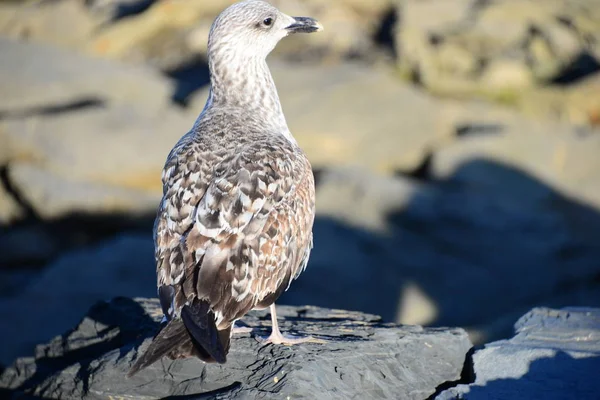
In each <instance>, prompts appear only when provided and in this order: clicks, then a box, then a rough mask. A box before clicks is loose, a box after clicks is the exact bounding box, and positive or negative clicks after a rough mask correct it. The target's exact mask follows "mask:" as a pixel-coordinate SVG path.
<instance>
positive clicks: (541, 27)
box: [396, 0, 600, 116]
mask: <svg viewBox="0 0 600 400" xmlns="http://www.w3.org/2000/svg"><path fill="white" fill-rule="evenodd" d="M599 5H600V3H599V2H598V1H597V0H587V1H583V2H582V1H576V0H572V1H565V0H552V1H546V2H544V3H543V4H542V3H539V2H535V1H520V0H502V1H494V2H485V3H481V2H472V1H469V0H452V1H428V2H422V1H418V0H403V1H401V2H399V6H398V7H399V8H398V13H399V15H400V17H401V23H400V24H398V27H397V32H396V48H397V53H398V54H399V58H398V65H399V68H400V70H401V71H402V72H403V74H405V75H407V76H412V77H413V78H415V79H417V80H418V81H419V82H420V83H422V84H423V85H425V86H426V87H427V88H428V89H430V90H432V91H434V92H436V93H443V94H451V95H457V94H458V95H484V96H487V97H491V98H494V99H497V100H501V101H504V102H507V103H512V104H519V103H520V101H521V97H522V96H523V95H524V92H525V93H526V91H527V90H528V89H531V88H534V87H537V86H539V85H544V84H546V83H548V82H552V81H560V80H561V79H562V80H574V79H576V78H578V77H579V76H585V75H586V74H590V73H594V72H595V71H596V70H597V66H598V60H600V47H598V45H597V44H596V43H598V42H599V41H598V39H599V38H600V13H599V12H598V10H599V9H600V7H599ZM596 97H597V96H596ZM565 104H566V102H565ZM546 115H548V116H556V111H554V110H550V112H549V113H548V114H546Z"/></svg>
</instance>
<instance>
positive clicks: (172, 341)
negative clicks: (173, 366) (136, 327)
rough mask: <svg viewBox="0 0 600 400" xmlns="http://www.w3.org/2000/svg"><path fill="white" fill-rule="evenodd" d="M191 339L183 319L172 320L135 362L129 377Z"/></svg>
mask: <svg viewBox="0 0 600 400" xmlns="http://www.w3.org/2000/svg"><path fill="white" fill-rule="evenodd" d="M186 340H189V334H188V332H187V330H186V328H185V325H184V324H183V322H181V320H171V321H169V323H168V324H167V325H166V326H165V327H164V328H163V329H162V330H161V331H160V332H158V334H157V335H156V337H155V338H154V339H153V340H152V343H150V346H148V348H147V349H146V351H145V352H144V354H142V355H141V356H140V357H139V358H138V359H137V360H136V361H135V364H133V367H131V369H130V370H129V372H128V373H127V377H128V378H131V377H132V376H133V375H135V374H137V373H138V372H139V371H140V370H142V369H144V368H146V367H148V366H149V365H151V364H153V363H154V362H156V361H158V360H159V359H161V358H162V357H163V356H164V355H167V354H168V353H170V352H171V351H173V348H177V347H178V346H179V345H180V344H181V343H183V342H184V341H186Z"/></svg>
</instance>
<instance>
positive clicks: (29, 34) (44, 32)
mask: <svg viewBox="0 0 600 400" xmlns="http://www.w3.org/2000/svg"><path fill="white" fill-rule="evenodd" d="M65 21H68V22H69V23H65ZM97 27H98V21H96V20H95V19H94V18H92V16H91V15H90V14H89V13H88V12H87V11H86V9H85V5H84V2H83V1H70V0H59V1H51V2H47V1H41V2H30V1H3V2H0V34H1V35H2V36H4V37H11V38H18V39H24V40H32V41H36V42H42V43H48V44H50V43H51V44H55V45H60V46H61V47H67V48H80V47H82V46H84V44H85V43H86V42H87V41H88V40H89V39H90V37H91V36H92V35H93V33H94V30H95V29H96V28H97ZM3 54H4V52H3ZM3 58H4V57H3Z"/></svg>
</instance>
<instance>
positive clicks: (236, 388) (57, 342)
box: [0, 298, 471, 399]
mask: <svg viewBox="0 0 600 400" xmlns="http://www.w3.org/2000/svg"><path fill="white" fill-rule="evenodd" d="M160 314H161V313H160V307H159V306H158V302H157V301H155V300H145V299H137V300H135V301H133V300H131V299H129V298H116V299H114V300H112V301H110V302H103V303H99V304H97V305H95V306H94V307H92V309H91V310H90V311H89V313H88V314H87V316H86V317H85V318H84V319H83V321H82V322H81V323H80V324H79V325H78V326H77V327H76V328H75V329H73V330H71V331H69V332H68V333H66V334H64V335H63V336H61V337H57V338H55V339H54V340H52V341H51V342H50V343H48V344H46V345H41V346H38V348H37V350H36V356H35V358H24V359H20V360H17V361H16V362H15V364H14V365H13V366H12V367H10V368H7V369H6V370H5V371H4V372H3V373H2V375H1V376H0V387H2V388H5V389H12V390H15V394H14V396H16V397H18V396H19V393H23V392H25V393H29V394H33V395H36V396H40V397H44V398H61V399H81V398H85V399H95V398H107V397H115V398H116V397H121V396H123V397H131V396H133V397H135V398H138V399H155V398H163V397H166V396H202V397H204V396H206V398H223V397H227V398H274V397H277V398H287V397H290V398H320V399H333V398H335V399H337V398H340V399H347V398H352V397H356V396H365V395H366V396H368V397H369V398H373V399H376V398H404V399H426V398H428V397H429V396H431V395H432V394H434V393H435V391H436V388H437V387H438V386H439V385H441V384H443V383H445V382H448V381H455V380H459V379H460V376H461V371H462V369H463V364H464V362H465V356H466V354H467V352H468V351H469V349H470V347H471V344H470V342H469V340H468V338H467V335H466V333H465V332H464V331H462V330H461V329H423V328H421V327H418V326H397V325H393V324H383V323H381V322H380V318H379V317H377V316H374V315H367V314H361V313H356V312H349V311H342V310H329V309H322V308H316V307H300V308H293V307H279V308H278V315H279V316H280V318H281V326H282V329H285V330H293V332H294V333H297V334H312V335H314V336H316V337H319V338H321V339H325V340H326V341H327V342H326V343H325V344H305V345H298V346H293V347H288V346H273V345H267V346H264V345H261V344H259V343H258V342H257V341H256V340H254V339H253V338H252V337H250V335H249V334H243V335H240V336H238V335H235V336H234V338H233V341H232V346H231V351H230V353H229V357H228V362H227V363H226V364H224V365H218V364H203V363H202V362H200V361H198V360H197V359H186V360H178V361H170V360H168V359H164V360H162V361H160V362H158V363H155V364H154V365H152V366H151V367H149V368H148V369H146V370H143V371H141V372H140V373H139V374H138V375H136V376H135V377H134V378H131V379H127V378H125V377H124V376H125V374H126V372H127V370H128V369H129V368H130V367H131V365H132V362H133V361H134V359H135V357H136V356H137V354H138V350H143V349H144V348H145V347H146V346H147V344H148V342H149V341H150V339H149V336H150V335H152V334H153V333H154V332H155V330H156V328H157V326H158V323H157V321H158V320H159V318H160ZM243 321H244V323H245V324H247V325H248V326H250V327H252V328H253V329H254V332H253V333H252V335H255V334H265V333H267V332H268V329H269V325H270V323H269V322H266V321H269V317H268V314H267V312H266V311H262V312H251V313H250V314H248V315H247V316H246V317H244V318H243ZM144 338H146V339H144Z"/></svg>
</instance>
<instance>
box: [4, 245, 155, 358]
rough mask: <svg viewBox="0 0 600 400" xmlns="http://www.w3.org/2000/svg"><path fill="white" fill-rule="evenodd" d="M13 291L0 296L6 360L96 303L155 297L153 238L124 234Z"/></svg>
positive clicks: (81, 252)
mask: <svg viewBox="0 0 600 400" xmlns="http://www.w3.org/2000/svg"><path fill="white" fill-rule="evenodd" d="M15 291H16V293H15V296H13V297H9V298H6V299H2V300H0V320H2V321H10V323H7V324H3V327H2V329H1V330H0V341H1V342H2V343H4V344H5V345H3V346H2V349H1V351H0V362H2V363H4V364H6V363H9V362H10V361H12V360H13V359H14V358H15V357H17V356H23V355H26V354H28V353H30V352H31V350H32V349H33V347H34V346H35V345H36V344H38V343H40V342H42V341H46V340H48V339H50V338H51V337H52V336H54V335H58V334H60V333H61V332H63V331H65V330H66V329H68V328H69V327H70V326H73V324H75V323H76V322H77V321H78V320H79V318H81V315H82V314H83V313H85V311H86V310H87V309H88V308H89V307H90V306H91V305H92V304H94V303H95V302H97V301H100V300H106V299H110V298H112V297H114V296H124V295H127V296H129V295H131V296H153V295H155V293H156V274H155V268H154V259H153V247H152V239H151V236H150V234H148V236H139V235H138V236H136V235H123V236H121V237H118V238H116V239H114V240H112V241H108V242H106V243H102V244H100V245H98V246H96V247H95V248H92V249H88V250H78V251H74V252H72V253H68V254H66V255H64V256H62V257H60V258H59V259H58V260H57V261H55V262H54V263H52V264H50V265H48V266H47V267H46V269H45V271H44V272H43V273H42V274H41V276H39V277H37V278H36V279H34V280H33V281H32V282H31V283H30V284H29V285H27V286H26V287H24V288H21V290H15Z"/></svg>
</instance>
